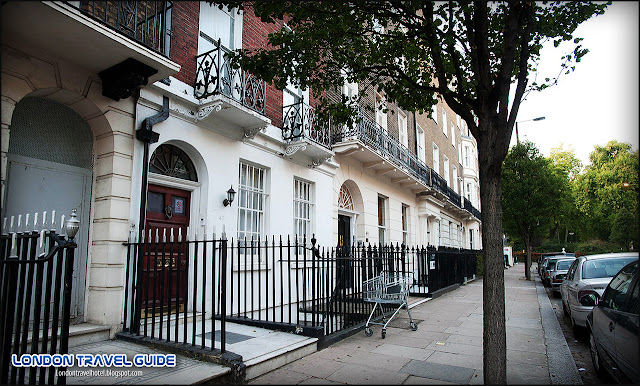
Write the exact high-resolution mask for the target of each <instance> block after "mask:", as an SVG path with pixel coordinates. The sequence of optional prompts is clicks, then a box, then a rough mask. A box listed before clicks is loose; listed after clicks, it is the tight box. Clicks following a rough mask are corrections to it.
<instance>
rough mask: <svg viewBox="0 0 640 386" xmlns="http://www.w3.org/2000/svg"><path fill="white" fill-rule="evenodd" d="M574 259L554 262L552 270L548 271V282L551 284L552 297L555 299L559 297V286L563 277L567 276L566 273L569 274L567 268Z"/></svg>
mask: <svg viewBox="0 0 640 386" xmlns="http://www.w3.org/2000/svg"><path fill="white" fill-rule="evenodd" d="M575 259H576V258H575V257H569V258H566V259H559V260H558V261H556V264H555V266H554V267H553V269H549V270H548V271H547V272H549V282H550V283H551V289H552V290H553V295H554V296H556V297H560V284H562V282H563V281H564V278H565V276H567V272H569V267H571V264H572V263H573V262H574V261H575Z"/></svg>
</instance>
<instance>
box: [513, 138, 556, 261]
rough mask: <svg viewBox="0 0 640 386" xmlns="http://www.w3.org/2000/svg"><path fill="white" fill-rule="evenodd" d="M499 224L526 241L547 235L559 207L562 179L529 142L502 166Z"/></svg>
mask: <svg viewBox="0 0 640 386" xmlns="http://www.w3.org/2000/svg"><path fill="white" fill-rule="evenodd" d="M501 182H502V225H503V227H504V230H505V232H506V233H507V234H515V235H518V236H519V237H520V238H521V239H522V240H523V241H524V242H525V249H526V247H527V243H530V241H531V240H532V238H534V237H536V236H541V235H543V234H545V233H546V232H547V229H548V227H549V226H550V225H551V224H552V220H553V211H554V209H556V208H558V207H559V206H560V204H559V200H560V192H561V191H562V189H563V183H564V181H563V179H562V177H561V175H560V174H558V173H557V169H556V168H554V167H553V164H551V162H550V161H549V160H547V159H546V158H544V157H543V156H542V155H540V152H539V150H538V149H537V148H536V147H535V145H534V144H533V143H531V142H527V141H525V142H522V143H520V144H518V145H516V146H514V147H512V148H511V149H510V150H509V153H508V154H507V157H506V158H505V160H504V163H503V165H502V179H501Z"/></svg>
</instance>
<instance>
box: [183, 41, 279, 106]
mask: <svg viewBox="0 0 640 386" xmlns="http://www.w3.org/2000/svg"><path fill="white" fill-rule="evenodd" d="M229 53H230V51H229V50H228V49H226V48H225V47H223V46H222V44H221V42H220V40H218V41H217V43H216V48H214V49H213V50H211V51H209V52H205V53H204V54H201V55H198V56H197V57H196V61H197V70H196V84H195V88H194V94H195V97H196V98H197V99H205V98H208V97H210V96H213V95H224V96H226V97H227V98H230V99H232V100H234V101H235V102H238V103H240V104H241V105H242V106H244V107H246V108H248V109H251V110H253V111H255V112H258V113H260V114H262V115H264V114H265V96H266V83H265V82H264V80H262V79H259V78H257V77H256V76H254V75H252V74H249V73H248V72H246V71H243V70H242V69H241V68H234V67H233V66H231V62H230V61H229V56H228V54H229Z"/></svg>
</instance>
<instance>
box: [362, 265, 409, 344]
mask: <svg viewBox="0 0 640 386" xmlns="http://www.w3.org/2000/svg"><path fill="white" fill-rule="evenodd" d="M410 279H411V275H410V274H403V273H399V272H385V271H382V272H381V273H380V275H378V276H375V277H373V278H371V279H368V280H365V281H364V282H362V292H363V297H364V301H365V302H369V303H376V304H375V305H374V306H373V310H371V314H370V315H369V319H368V320H367V324H365V326H364V333H365V335H366V336H371V335H373V330H372V329H371V327H369V325H370V324H377V325H380V326H382V339H384V338H385V336H386V335H387V325H388V324H389V323H390V322H391V320H392V319H393V318H394V317H395V316H396V314H398V311H400V309H401V308H402V307H405V308H406V309H407V313H408V314H409V327H410V328H411V330H412V331H415V330H417V329H418V325H417V324H416V323H415V322H414V321H413V319H412V318H411V311H409V305H408V304H407V297H408V295H409V283H410ZM382 304H398V308H397V309H396V310H395V312H394V313H393V315H391V318H389V320H386V319H385V315H384V311H382ZM378 307H380V312H381V313H382V323H377V322H372V321H371V318H373V314H374V313H375V312H376V309H377V308H378Z"/></svg>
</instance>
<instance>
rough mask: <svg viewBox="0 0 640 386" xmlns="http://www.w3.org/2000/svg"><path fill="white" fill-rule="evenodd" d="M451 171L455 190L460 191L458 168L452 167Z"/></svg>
mask: <svg viewBox="0 0 640 386" xmlns="http://www.w3.org/2000/svg"><path fill="white" fill-rule="evenodd" d="M451 173H452V174H453V181H452V182H451V185H452V186H453V191H454V192H456V193H458V168H456V167H455V166H452V167H451Z"/></svg>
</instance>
